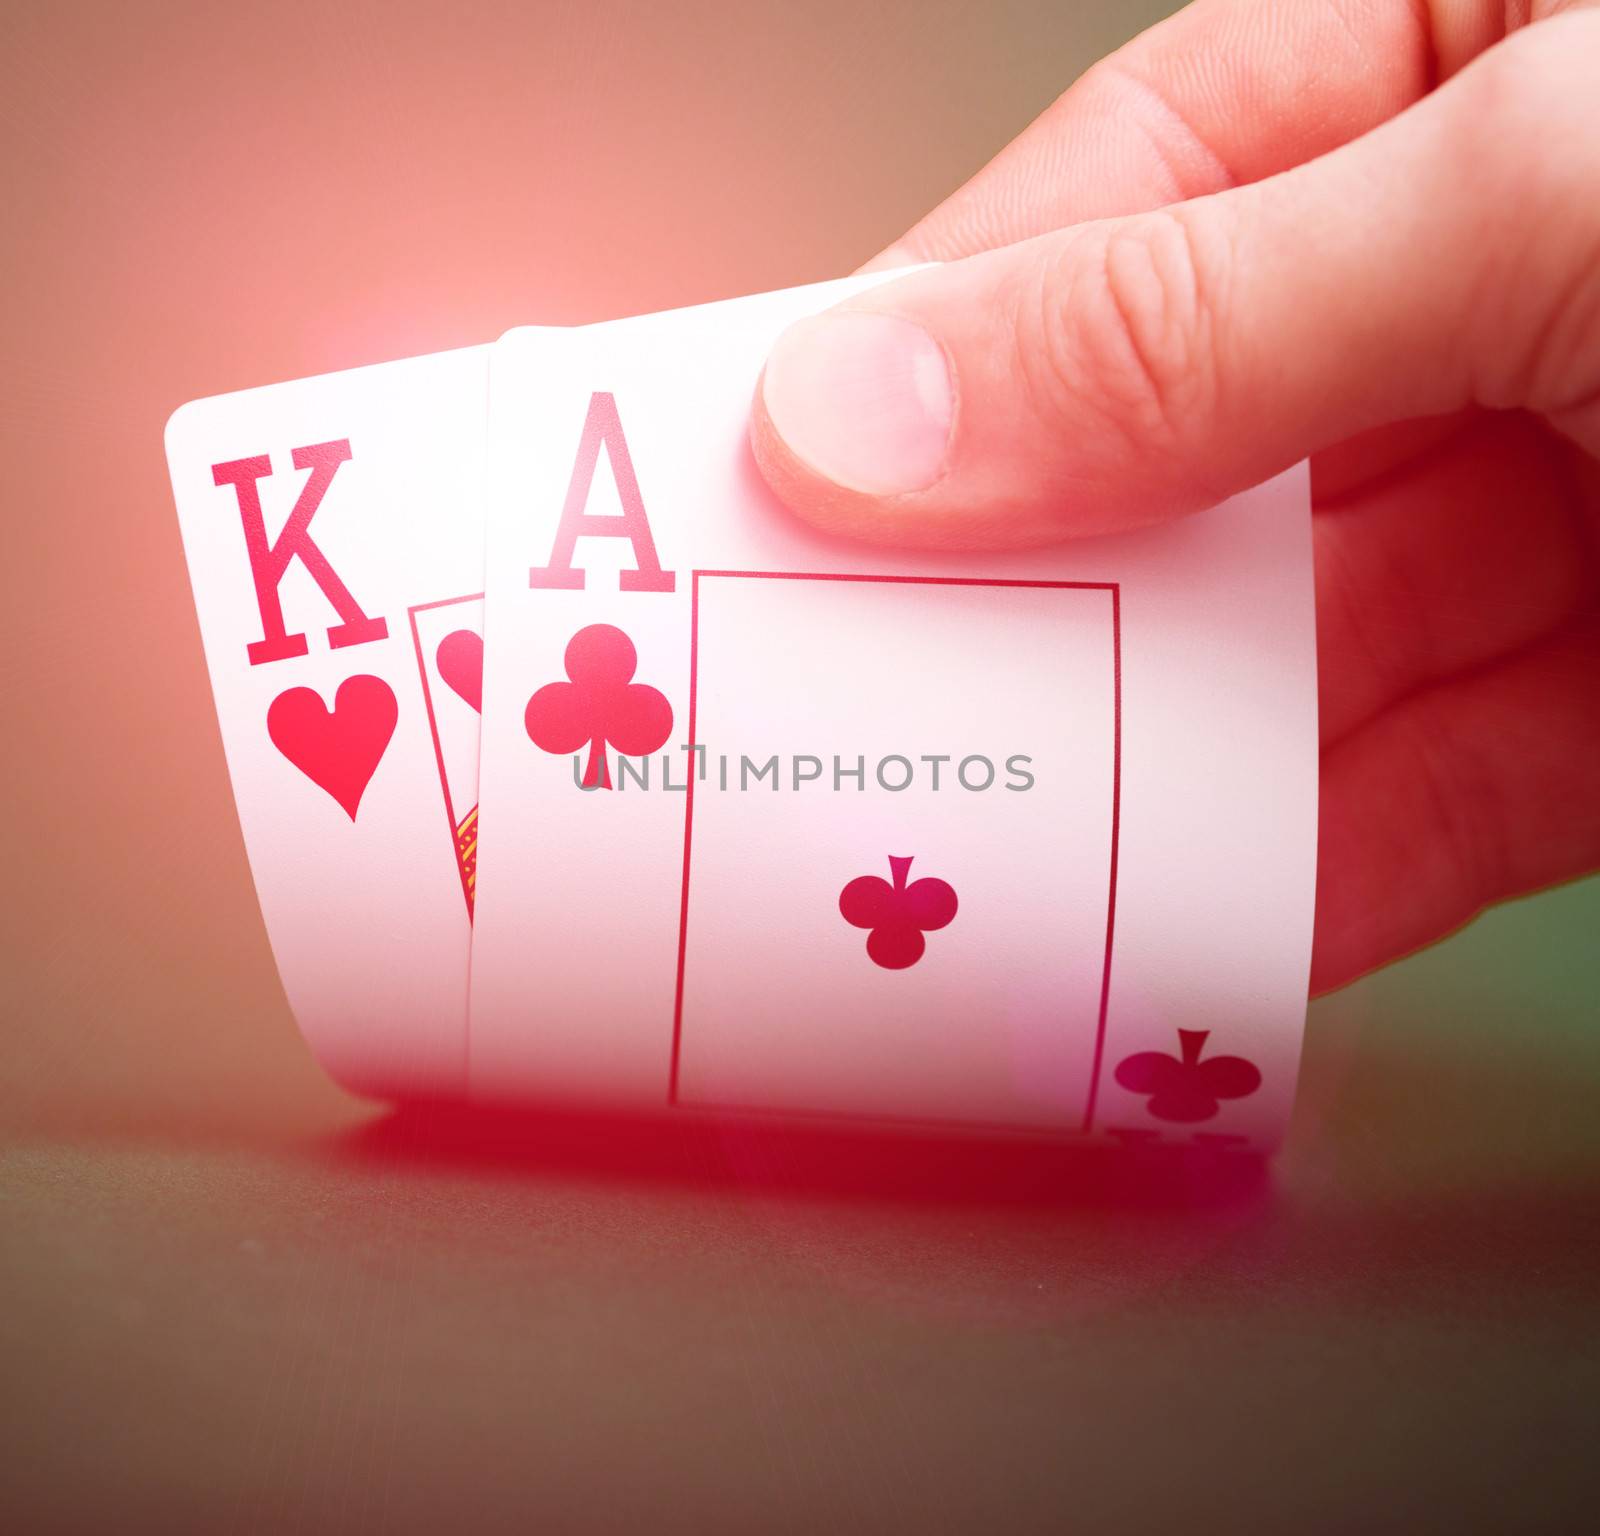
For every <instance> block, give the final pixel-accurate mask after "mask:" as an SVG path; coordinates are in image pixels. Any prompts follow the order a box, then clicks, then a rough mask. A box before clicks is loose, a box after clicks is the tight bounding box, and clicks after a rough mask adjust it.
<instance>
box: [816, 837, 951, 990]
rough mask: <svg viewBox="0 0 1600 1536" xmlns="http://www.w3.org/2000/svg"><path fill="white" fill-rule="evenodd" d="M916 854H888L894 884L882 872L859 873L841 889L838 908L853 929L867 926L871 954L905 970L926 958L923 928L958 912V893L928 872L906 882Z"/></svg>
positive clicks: (942, 923) (937, 925)
mask: <svg viewBox="0 0 1600 1536" xmlns="http://www.w3.org/2000/svg"><path fill="white" fill-rule="evenodd" d="M912 857H914V855H911V856H907V857H905V858H899V857H897V856H896V855H894V854H892V853H891V854H890V855H889V872H890V873H891V874H892V875H893V876H894V884H893V885H890V884H889V882H888V881H887V880H885V879H884V878H883V877H882V876H881V875H861V876H859V877H857V878H856V879H854V880H852V881H851V882H850V883H849V885H847V886H846V887H845V888H844V889H843V890H842V891H840V892H839V913H840V916H842V917H843V918H844V920H845V921H846V922H847V923H849V924H850V925H851V926H852V927H855V928H869V929H871V930H872V931H871V932H870V933H869V934H868V935H867V954H868V956H869V957H870V958H871V959H873V960H874V961H876V962H877V963H878V964H879V965H881V966H882V967H883V968H884V969H885V970H887V971H903V970H904V969H905V968H906V967H907V966H908V965H915V964H916V963H917V961H919V960H920V959H921V958H922V952H923V950H925V949H926V948H927V947H928V946H927V941H926V940H925V939H924V938H923V937H922V935H923V934H924V933H931V932H932V931H933V930H934V929H936V928H943V927H944V926H945V925H946V924H947V923H949V922H950V920H951V919H952V918H953V917H954V916H955V915H956V893H955V891H954V890H953V889H952V888H951V887H950V886H949V885H948V884H947V883H946V882H945V881H943V880H936V879H934V878H933V877H932V876H926V877H924V878H923V879H921V880H913V881H912V882H911V884H910V885H907V884H906V875H907V874H909V873H910V870H911V859H912Z"/></svg>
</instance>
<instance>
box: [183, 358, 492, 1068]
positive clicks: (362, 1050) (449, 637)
mask: <svg viewBox="0 0 1600 1536" xmlns="http://www.w3.org/2000/svg"><path fill="white" fill-rule="evenodd" d="M486 384H487V349H486V348H483V347H476V348H469V349H466V350H462V351H458V352H446V353H441V354H438V355H437V356H432V357H419V358H411V359H408V360H406V361H403V362H394V363H385V364H381V365H379V366H376V367H370V368H359V369H355V370H352V371H351V372H348V373H338V374H330V375H327V376H325V377H322V378H314V379H301V380H298V381H296V382H294V383H288V384H277V385H272V386H269V387H267V388H264V389H252V390H246V391H243V392H242V393H239V394H232V395H223V396H219V397H217V398H215V399H210V400H199V401H195V402H193V403H191V404H189V405H185V406H183V407H182V408H181V409H179V410H178V411H177V412H175V413H174V415H173V417H172V419H171V420H170V421H169V423H168V425H167V458H168V462H169V466H170V469H171V473H172V485H173V493H174V496H175V498H176V501H177V507H178V517H179V522H180V524H181V526H182V531H183V543H184V549H185V551H186V553H187V556H188V561H189V572H190V578H191V582H192V585H193V588H194V598H195V607H196V610H197V612H198V614H199V619H200V631H201V636H202V639H203V642H204V645H205V652H206V660H207V663H208V665H209V668H210V672H211V682H212V688H213V691H214V693H215V696H216V705H217V718H218V722H219V724H220V725H221V729H222V741H223V748H224V752H225V754H226V757H227V761H228V770H229V773H230V775H231V777H232V780H233V789H234V798H235V800H236V802H237V805H238V810H239V823H240V827H241V829H242V831H243V833H244V841H245V847H246V850H247V852H248V854H249V858H250V866H251V870H252V872H253V874H254V877H255V883H256V891H257V894H258V896H259V898H260V902H261V910H262V913H263V916H264V917H265V920H266V925H267V930H268V933H269V936H270V938H271V941H272V948H273V953H274V955H275V957H276V959H277V963H278V970H279V974H280V976H281V977H282V980H283V985H284V990H285V992H286V994H287V996H288V999H289V1003H290V1006H291V1007H292V1009H293V1011H294V1013H295V1016H296V1018H297V1019H298V1020H299V1022H300V1025H301V1028H302V1029H303V1030H304V1032H305V1035H306V1037H307V1039H308V1040H309V1042H310V1044H311V1046H312V1048H313V1050H314V1051H315V1052H316V1054H317V1056H318V1058H319V1059H320V1060H321V1062H322V1063H323V1065H324V1066H325V1067H326V1068H327V1069H328V1070H329V1071H330V1072H331V1073H332V1074H333V1075H334V1076H335V1077H337V1078H338V1079H339V1080H340V1081H342V1082H344V1083H345V1084H347V1085H348V1086H351V1087H354V1088H357V1089H359V1090H361V1091H365V1092H369V1093H377V1094H384V1095H405V1094H413V1093H422V1092H426V1093H449V1092H458V1091H460V1090H461V1089H462V1088H463V1087H464V1083H465V1065H466V1055H465V1049H466V987H467V965H468V953H469V942H470V934H471V927H470V920H471V909H472V898H473V888H474V876H475V867H476V859H477V800H478V796H477V760H478V722H479V709H480V689H481V679H482V667H483V637H482V601H481V599H482V589H483V510H482V497H483V462H484V413H485V409H486V401H485V389H486Z"/></svg>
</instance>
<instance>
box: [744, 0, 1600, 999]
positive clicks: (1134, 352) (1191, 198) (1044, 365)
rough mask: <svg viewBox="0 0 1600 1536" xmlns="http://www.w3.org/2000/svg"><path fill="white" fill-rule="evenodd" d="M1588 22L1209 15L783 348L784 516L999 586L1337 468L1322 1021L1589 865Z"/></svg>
mask: <svg viewBox="0 0 1600 1536" xmlns="http://www.w3.org/2000/svg"><path fill="white" fill-rule="evenodd" d="M1597 80H1600V0H1586V3H1569V4H1561V3H1538V0H1535V3H1532V4H1531V5H1530V4H1529V3H1528V0H1522V3H1511V4H1506V5H1498V4H1489V3H1486V0H1432V3H1425V0H1196V3H1195V4H1192V5H1190V6H1189V7H1188V8H1187V9H1186V10H1184V11H1181V12H1179V13H1178V14H1177V15H1176V16H1174V17H1172V18H1171V19H1170V20H1168V21H1166V22H1164V23H1162V24H1161V25H1160V26H1157V27H1155V28H1154V29H1152V30H1151V31H1149V32H1147V33H1145V34H1144V35H1143V36H1141V37H1139V38H1136V39H1135V40H1134V41H1133V42H1131V43H1130V44H1128V45H1127V47H1125V48H1123V49H1121V50H1120V51H1119V52H1117V53H1115V54H1113V55H1111V56H1110V57H1109V58H1107V59H1105V60H1103V61H1102V62H1101V63H1100V64H1098V65H1096V66H1095V67H1094V68H1093V69H1091V70H1090V71H1089V72H1088V73H1087V74H1086V75H1084V76H1083V77H1082V78H1081V79H1080V80H1079V81H1078V82H1077V83H1076V84H1075V85H1073V86H1072V88H1071V89H1070V90H1068V91H1067V92H1066V94H1065V95H1063V96H1062V97H1061V98H1060V99H1059V100H1058V101H1056V102H1055V103H1054V104H1053V105H1052V106H1051V107H1050V108H1049V109H1048V110H1047V111H1046V112H1045V113H1044V114H1043V116H1041V117H1040V118H1039V119H1038V120H1037V121H1035V122H1034V123H1033V124H1032V125H1031V126H1030V127H1029V128H1028V129H1027V130H1026V131H1025V132H1024V133H1023V134H1022V135H1021V136H1020V137H1019V138H1017V139H1016V140H1015V141H1014V142H1013V143H1011V144H1010V145H1008V146H1007V147H1006V148H1005V149H1004V150H1003V151H1002V152H1001V153H1000V154H999V155H998V156H996V157H995V159H994V160H993V161H992V162H991V163H990V164H989V165H988V166H986V167H985V168H984V169H983V170H982V171H980V172H979V173H978V174H977V175H976V176H975V177H974V178H973V179H972V180H971V181H970V182H968V183H967V185H966V186H964V187H962V188H961V189H960V190H959V191H958V192H956V193H955V194H954V195H953V196H952V197H951V198H949V199H948V201H946V202H945V203H943V204H942V205H941V206H940V207H938V208H937V209H935V210H934V211H933V212H932V213H931V214H929V215H928V217H927V218H925V219H924V220H923V221H922V222H921V223H919V224H918V225H916V226H915V228H913V229H912V230H911V231H910V232H909V233H908V234H906V235H905V236H904V237H903V238H902V239H900V240H899V241H897V242H895V244H894V245H892V246H891V247H889V249H888V250H886V251H885V252H884V253H883V254H882V255H880V256H879V257H877V258H876V259H875V261H874V262H872V263H870V264H869V265H870V266H873V267H893V266H902V265H906V264H910V263H915V262H923V261H938V262H942V263H946V264H945V265H942V266H939V267H937V268H932V269H929V270H927V271H924V272H920V273H916V274H914V275H912V276H910V277H907V278H903V279H900V280H898V281H896V282H893V283H891V284H886V285H884V286H883V287H880V288H877V289H875V290H873V291H871V292H869V293H866V294H863V295H861V296H859V297H857V298H854V299H851V300H849V301H848V302H847V303H846V304H844V305H841V306H839V308H837V309H835V310H830V311H828V312H826V313H825V314H824V315H822V316H818V317H813V318H811V319H808V320H804V321H802V322H800V323H799V324H798V325H796V326H794V327H792V328H791V329H790V330H789V331H788V332H786V333H785V334H784V336H783V337H781V338H780V339H779V341H778V343H777V345H776V346H775V348H774V349H773V352H772V354H771V356H770V358H769V360H768V363H767V367H766V370H765V372H764V374H763V377H762V381H761V385H760V387H759V389H758V391H757V395H756V401H755V405H754V410H753V413H752V420H751V439H752V443H753V445H754V448H755V453H756V458H757V461H758V463H759V464H760V466H761V469H762V471H763V473H764V474H765V475H766V477H767V479H768V481H769V482H770V483H771V485H772V486H773V488H774V489H775V490H776V492H777V493H778V495H779V496H780V497H782V499H783V500H784V501H785V502H787V503H788V505H789V506H790V507H792V508H793V509H794V511H795V512H796V513H798V514H799V515H800V516H802V517H804V518H806V519H808V520H810V521H812V522H814V523H816V524H818V525H820V526H822V527H825V528H827V529H830V530H833V531H836V532H844V533H847V534H851V535H854V536H856V537H859V538H863V539H869V540H873V541H877V542H881V543H891V544H901V545H920V546H927V547H945V548H952V547H959V548H968V549H987V548H1002V547H1008V546H1009V547H1014V546H1017V545H1024V544H1040V543H1049V542H1055V541H1059V540H1063V539H1067V538H1072V537H1079V536H1086V535H1092V534H1096V533H1103V532H1108V531H1114V530H1117V529H1122V528H1128V527H1132V526H1135V525H1138V524H1142V523H1150V522H1156V521H1162V520H1165V519H1169V518H1173V517H1178V516H1182V515H1184V514H1186V513H1189V512H1192V511H1194V510H1196V509H1198V508H1200V507H1204V506H1207V505H1210V504H1212V503H1214V502H1216V501H1218V500H1220V499H1222V498H1223V497H1225V496H1228V495H1231V494H1233V493H1234V492H1237V491H1240V490H1243V489H1244V488H1245V487H1247V486H1249V485H1251V484H1254V483H1256V482H1257V481H1260V480H1262V479H1264V478H1266V477H1267V476H1269V475H1272V474H1274V473H1276V472H1277V471H1279V470H1281V469H1284V468H1286V467H1287V466H1289V465H1290V464H1293V463H1295V462H1296V461H1298V460H1300V459H1302V458H1305V457H1307V456H1309V457H1310V459H1311V483H1312V499H1313V512H1314V516H1313V539H1314V548H1315V560H1316V590H1317V636H1318V646H1319V652H1320V661H1319V673H1320V676H1319V699H1320V709H1321V733H1322V743H1321V744H1322V775H1321V788H1322V794H1321V824H1320V836H1319V861H1318V879H1317V920H1316V942H1315V947H1314V954H1313V961H1312V990H1313V991H1326V990H1328V989H1330V988H1333V987H1337V986H1340V985H1342V984H1343V983H1344V982H1346V981H1349V980H1351V979H1352V978H1354V977H1356V976H1358V975H1361V974H1362V973H1364V972H1366V971H1368V970H1371V969H1373V968H1374V967H1376V966H1379V965H1382V964H1383V963H1385V962H1386V961H1388V960H1391V959H1393V958H1395V957H1396V956H1399V955H1402V954H1405V953H1407V952H1409V951H1411V950H1414V949H1416V948H1418V947H1419V946H1421V945H1423V944H1426V943H1429V942H1431V941H1432V940H1434V939H1436V938H1439V937H1440V936H1442V935H1443V934H1445V933H1447V932H1449V931H1450V930H1452V929H1453V928H1455V927H1457V926H1459V925H1460V924H1461V923H1463V922H1465V921H1467V920H1468V919H1469V918H1471V917H1472V916H1473V915H1474V914H1475V913H1476V912H1478V911H1479V910H1481V909H1482V908H1483V907H1484V906H1485V905H1487V904H1489V903H1492V902H1495V901H1498V900H1502V899H1504V898H1506V897H1509V896H1512V895H1516V894H1519V893H1522V892H1526V891H1529V890H1533V889H1536V888H1538V887H1540V886H1544V885H1548V884H1552V883H1555V882H1558V881H1561V880H1565V879H1569V878H1572V877H1575V876H1577V875H1580V874H1583V873H1585V872H1587V871H1590V870H1593V869H1595V868H1596V867H1597V866H1600V458H1597V456H1600V88H1597V85H1596V81H1597Z"/></svg>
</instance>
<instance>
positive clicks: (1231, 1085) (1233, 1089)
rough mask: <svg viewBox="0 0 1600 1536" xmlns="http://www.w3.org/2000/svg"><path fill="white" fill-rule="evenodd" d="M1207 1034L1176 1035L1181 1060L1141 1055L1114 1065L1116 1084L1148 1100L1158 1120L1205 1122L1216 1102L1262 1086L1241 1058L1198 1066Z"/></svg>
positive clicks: (1193, 1031) (1203, 1031)
mask: <svg viewBox="0 0 1600 1536" xmlns="http://www.w3.org/2000/svg"><path fill="white" fill-rule="evenodd" d="M1210 1033H1211V1031H1210V1030H1208V1029H1180V1030H1179V1031H1178V1044H1179V1046H1180V1048H1181V1049H1182V1052H1183V1057H1182V1060H1179V1058H1178V1057H1176V1056H1169V1055H1167V1054H1166V1052H1164V1051H1140V1052H1138V1053H1137V1054H1136V1055H1133V1056H1128V1057H1125V1058H1124V1059H1123V1060H1122V1061H1121V1062H1119V1063H1118V1064H1117V1074H1116V1076H1117V1081H1118V1082H1119V1083H1120V1084H1121V1085H1122V1086H1123V1087H1124V1088H1126V1089H1127V1090H1128V1091H1129V1092H1130V1093H1143V1094H1148V1095H1149V1096H1150V1104H1149V1110H1150V1113H1151V1114H1152V1115H1154V1116H1155V1117H1156V1119H1157V1120H1178V1121H1184V1122H1189V1121H1194V1120H1209V1119H1210V1118H1211V1117H1212V1116H1213V1115H1214V1114H1216V1112H1217V1110H1218V1108H1219V1107H1220V1106H1219V1104H1218V1100H1220V1099H1242V1098H1245V1097H1246V1096H1247V1095H1249V1094H1252V1093H1254V1092H1255V1091H1256V1089H1257V1088H1259V1087H1260V1086H1261V1073H1260V1071H1259V1070H1258V1069H1257V1068H1256V1066H1255V1065H1254V1063H1252V1062H1248V1061H1246V1060H1245V1059H1244V1057H1243V1056H1213V1057H1212V1058H1211V1060H1210V1061H1201V1059H1200V1052H1201V1051H1202V1050H1203V1049H1204V1048H1205V1043H1206V1037H1207V1036H1208V1035H1209V1034H1210Z"/></svg>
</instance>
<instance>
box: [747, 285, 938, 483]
mask: <svg viewBox="0 0 1600 1536" xmlns="http://www.w3.org/2000/svg"><path fill="white" fill-rule="evenodd" d="M761 397H762V401H763V403H764V404H765V406H766V408H767V416H768V419H769V420H770V421H771V423H772V425H773V427H774V429H775V430H776V431H777V433H778V436H779V437H781V438H782V439H783V441H784V442H785V443H786V444H787V445H788V448H789V450H790V452H791V453H793V454H794V455H795V456H796V457H797V458H799V459H800V460H802V461H803V462H804V463H805V464H806V465H808V466H809V467H810V468H811V469H812V470H814V471H815V472H816V473H817V474H819V475H821V476H822V477H823V478H825V479H828V480H831V481H833V482H834V484H835V485H840V486H843V487H844V488H845V489H847V490H852V491H862V492H864V493H866V494H867V495H870V496H892V495H896V494H898V493H902V492H905V491H920V490H922V489H923V488H924V487H925V486H929V485H932V484H933V482H934V481H935V480H937V479H938V478H939V475H940V473H941V472H942V471H943V469H944V463H945V455H946V453H947V451H948V449H949V444H950V422H951V418H952V416H953V415H954V398H953V393H952V390H951V387H950V369H949V366H948V364H947V363H946V362H945V357H944V349H943V348H942V347H941V346H940V345H939V343H938V342H936V341H935V340H934V339H933V337H932V336H930V335H929V334H928V333H927V332H926V331H925V330H923V329H922V327H921V326H920V325H915V324H913V323H912V322H911V321H910V320H902V319H900V318H899V317H898V316H897V315H880V314H874V313H871V312H870V311H866V310H851V309H835V310H828V311H826V312H824V313H823V314H820V315H813V316H811V317H810V318H809V319H805V320H801V321H799V322H798V323H797V324H795V325H792V326H790V327H789V329H788V330H787V331H785V332H784V333H783V335H782V336H780V337H779V338H778V342H777V345H776V346H775V347H774V348H773V349H772V354H771V356H770V357H769V358H768V359H767V369H766V373H765V374H764V375H763V377H762V382H761Z"/></svg>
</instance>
